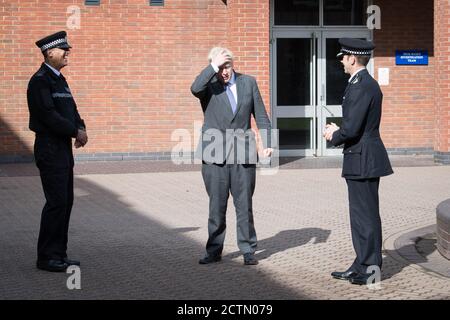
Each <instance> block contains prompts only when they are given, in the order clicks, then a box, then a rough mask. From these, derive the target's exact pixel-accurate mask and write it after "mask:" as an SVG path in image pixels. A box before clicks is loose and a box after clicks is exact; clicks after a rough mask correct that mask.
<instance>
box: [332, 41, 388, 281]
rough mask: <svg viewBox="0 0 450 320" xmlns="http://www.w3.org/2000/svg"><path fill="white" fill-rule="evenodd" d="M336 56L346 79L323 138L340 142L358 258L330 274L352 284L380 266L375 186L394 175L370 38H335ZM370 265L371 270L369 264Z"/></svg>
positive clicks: (334, 142)
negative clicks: (335, 117)
mask: <svg viewBox="0 0 450 320" xmlns="http://www.w3.org/2000/svg"><path fill="white" fill-rule="evenodd" d="M339 44H340V45H341V50H340V52H339V53H338V55H337V57H338V58H339V59H340V61H341V63H342V65H343V66H344V71H345V73H347V74H349V75H350V79H349V82H348V85H347V88H346V89H345V93H344V98H343V99H344V101H343V103H342V112H343V118H342V125H341V127H340V128H339V127H338V126H337V125H336V124H334V123H331V124H328V125H327V126H326V130H325V132H324V137H325V138H326V139H327V140H328V141H331V143H332V144H333V145H334V146H339V145H342V144H343V145H344V150H343V153H344V161H343V170H342V176H343V177H344V178H345V179H346V182H347V186H348V197H349V206H350V224H351V233H352V241H353V247H354V249H355V252H356V259H355V260H354V262H353V264H352V265H351V266H350V267H349V268H348V269H347V270H346V271H344V272H337V271H336V272H333V273H332V274H331V275H332V276H333V277H334V278H336V279H342V280H348V281H350V282H351V283H353V284H359V285H362V284H366V283H367V282H368V279H369V277H370V275H372V272H373V271H372V270H376V269H377V268H373V267H378V268H380V270H381V265H382V255H381V245H382V233H381V219H380V214H379V199H378V187H379V183H380V177H382V176H387V175H390V174H392V173H393V171H392V168H391V164H390V162H389V158H388V155H387V152H386V149H385V147H384V144H383V142H382V140H381V137H380V131H379V129H380V120H381V104H382V98H383V94H382V92H381V90H380V86H379V85H378V83H377V82H376V81H375V79H373V78H372V76H371V75H370V74H369V72H368V71H367V69H366V66H367V64H368V62H369V60H370V55H371V53H372V50H373V49H374V48H375V46H374V45H373V43H372V42H370V41H366V40H359V39H349V38H341V39H339ZM369 267H372V268H373V269H372V268H369Z"/></svg>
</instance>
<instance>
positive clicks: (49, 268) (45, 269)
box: [37, 266, 68, 272]
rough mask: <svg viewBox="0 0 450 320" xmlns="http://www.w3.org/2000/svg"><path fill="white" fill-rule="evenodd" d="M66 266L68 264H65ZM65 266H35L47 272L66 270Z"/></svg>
mask: <svg viewBox="0 0 450 320" xmlns="http://www.w3.org/2000/svg"><path fill="white" fill-rule="evenodd" d="M67 267H68V266H67ZM67 267H64V268H51V267H47V266H45V267H44V266H37V268H38V269H39V270H44V271H49V272H66V270H67Z"/></svg>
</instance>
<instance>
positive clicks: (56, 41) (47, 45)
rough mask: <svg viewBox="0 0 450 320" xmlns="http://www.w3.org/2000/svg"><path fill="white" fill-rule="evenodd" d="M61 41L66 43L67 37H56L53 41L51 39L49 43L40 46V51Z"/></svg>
mask: <svg viewBox="0 0 450 320" xmlns="http://www.w3.org/2000/svg"><path fill="white" fill-rule="evenodd" d="M62 43H67V39H66V38H62V39H57V40H55V41H52V42H50V43H47V44H44V45H43V46H42V47H41V51H45V50H47V49H50V48H53V47H54V46H56V45H58V44H62Z"/></svg>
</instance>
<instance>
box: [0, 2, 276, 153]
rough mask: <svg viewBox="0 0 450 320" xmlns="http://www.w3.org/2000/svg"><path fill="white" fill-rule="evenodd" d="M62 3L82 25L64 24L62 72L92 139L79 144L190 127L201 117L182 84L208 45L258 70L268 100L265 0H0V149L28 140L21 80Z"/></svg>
mask: <svg viewBox="0 0 450 320" xmlns="http://www.w3.org/2000/svg"><path fill="white" fill-rule="evenodd" d="M70 5H78V6H79V7H80V8H81V29H79V30H68V37H69V42H70V44H71V45H72V46H73V51H72V54H71V57H70V65H69V66H68V67H66V68H65V69H63V73H64V75H65V76H66V78H67V79H68V82H69V85H70V86H71V89H72V91H73V93H74V96H75V98H76V102H77V104H78V108H79V111H80V114H81V115H82V117H83V118H84V119H85V120H86V123H87V126H88V134H89V138H90V143H89V144H88V146H87V147H86V148H84V149H83V150H81V151H78V150H77V153H83V152H84V153H102V152H163V151H170V149H171V148H172V146H173V145H174V144H175V142H171V140H170V137H171V133H172V130H174V129H177V128H186V129H189V130H191V131H193V122H194V120H202V113H201V108H200V106H199V103H198V100H197V99H196V98H195V97H193V96H192V95H191V93H190V85H191V83H192V81H193V79H194V77H195V76H196V75H197V74H198V73H199V72H200V71H201V69H203V68H204V67H205V66H206V65H207V55H208V52H209V49H210V48H211V47H213V46H215V45H221V46H229V48H230V49H231V50H232V51H234V52H235V54H236V58H237V61H236V63H235V67H236V68H237V70H239V71H241V72H244V73H249V74H252V75H255V76H257V78H258V80H260V81H261V90H262V94H263V96H264V99H265V101H266V103H267V107H268V108H269V73H268V66H269V41H268V37H269V5H268V3H267V1H264V0H259V1H242V0H241V1H237V0H235V1H231V4H229V6H228V7H227V6H226V5H225V4H224V3H223V2H222V1H221V0H194V1H183V0H168V1H166V4H165V6H164V7H151V6H149V5H148V0H128V1H119V0H116V1H114V0H110V1H104V0H103V1H101V5H100V6H99V7H98V6H85V5H84V1H67V0H65V1H57V2H55V1H43V0H38V1H36V0H33V1H30V0H28V1H23V0H21V1H18V0H7V1H6V0H0V20H2V19H3V20H2V25H1V29H0V30H1V33H0V51H1V52H2V54H1V58H0V59H1V60H0V66H1V67H0V83H1V85H0V123H1V122H3V123H5V124H7V125H8V128H6V126H4V127H2V128H1V129H0V155H1V154H13V153H23V152H25V150H26V149H27V148H28V149H29V148H31V147H32V143H33V134H32V133H31V132H30V131H29V130H28V109H27V104H26V87H27V83H28V80H29V78H30V76H31V75H32V74H33V73H34V72H35V71H36V70H37V68H38V67H39V65H40V63H41V61H42V55H41V54H40V52H39V50H38V48H37V47H35V45H34V41H36V40H37V39H39V38H41V37H43V36H45V35H47V34H49V33H51V32H55V31H59V30H67V27H66V20H67V18H68V17H69V16H70V14H67V13H66V10H67V7H68V6H70ZM238 23H239V24H240V26H239V27H237V24H238Z"/></svg>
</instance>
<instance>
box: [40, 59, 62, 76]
mask: <svg viewBox="0 0 450 320" xmlns="http://www.w3.org/2000/svg"><path fill="white" fill-rule="evenodd" d="M41 68H44V69H45V70H47V73H48V74H49V75H50V77H52V78H54V79H62V78H63V75H62V73H61V72H60V73H59V76H58V75H57V74H56V72H55V71H53V70H52V69H54V68H52V67H51V66H49V65H48V64H46V63H45V62H43V63H42V66H41ZM55 70H56V69H55ZM56 71H58V70H56Z"/></svg>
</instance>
